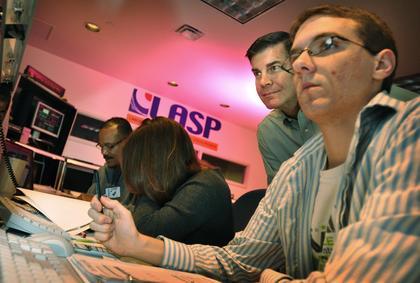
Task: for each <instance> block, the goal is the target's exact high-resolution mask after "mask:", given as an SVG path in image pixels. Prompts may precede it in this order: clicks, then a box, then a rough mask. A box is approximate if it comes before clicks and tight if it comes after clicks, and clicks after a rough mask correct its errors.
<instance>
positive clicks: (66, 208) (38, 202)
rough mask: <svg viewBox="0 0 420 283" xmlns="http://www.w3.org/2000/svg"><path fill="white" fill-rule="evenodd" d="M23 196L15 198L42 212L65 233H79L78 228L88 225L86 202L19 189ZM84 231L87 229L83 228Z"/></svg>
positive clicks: (89, 219) (89, 220)
mask: <svg viewBox="0 0 420 283" xmlns="http://www.w3.org/2000/svg"><path fill="white" fill-rule="evenodd" d="M19 190H21V191H22V192H23V193H24V194H25V196H16V197H18V198H20V199H22V200H24V201H26V202H27V203H29V204H31V205H32V206H33V207H35V208H36V209H38V210H39V211H40V212H42V213H43V214H44V215H45V216H46V217H47V218H48V219H50V220H51V221H52V222H54V223H55V224H57V225H58V226H59V227H61V228H62V229H63V230H65V231H69V230H74V231H78V232H80V228H81V227H83V226H86V225H87V224H89V223H90V222H91V221H92V219H91V218H90V217H89V216H88V214H87V213H88V210H89V208H90V203H89V202H88V201H84V200H79V199H72V198H67V197H63V196H57V195H52V194H47V193H42V192H37V191H32V190H27V189H19ZM85 229H87V228H86V227H85Z"/></svg>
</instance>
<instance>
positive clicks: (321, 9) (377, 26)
mask: <svg viewBox="0 0 420 283" xmlns="http://www.w3.org/2000/svg"><path fill="white" fill-rule="evenodd" d="M319 15H322V16H330V17H337V18H346V19H351V20H354V21H355V22H356V23H358V24H359V28H358V29H357V30H356V33H357V35H358V36H359V37H360V39H361V40H362V42H363V44H364V46H365V47H366V49H367V50H368V51H369V52H370V53H371V54H372V55H374V54H377V53H378V52H380V51H382V50H384V49H391V50H392V52H394V54H395V57H396V61H395V69H394V71H393V72H392V74H391V75H390V76H389V77H387V78H385V79H384V80H383V82H382V86H381V90H386V91H388V92H389V91H390V89H391V86H392V81H393V79H394V76H395V72H396V69H397V65H398V51H397V46H396V43H395V40H394V36H393V34H392V31H391V29H390V28H389V26H388V25H387V24H386V23H385V22H384V21H383V20H382V19H381V18H380V17H379V16H377V15H376V14H374V13H372V12H369V11H367V10H364V9H360V8H355V7H346V6H342V5H335V4H325V5H320V6H317V7H313V8H309V9H306V10H305V11H303V12H302V14H300V16H299V17H298V18H297V19H296V20H295V22H294V23H293V24H292V27H291V29H290V37H291V39H292V41H294V39H295V36H296V33H297V31H298V30H299V28H300V27H301V25H302V24H303V23H304V22H306V20H308V19H309V18H311V17H313V16H319Z"/></svg>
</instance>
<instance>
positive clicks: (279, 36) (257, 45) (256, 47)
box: [245, 31, 291, 61]
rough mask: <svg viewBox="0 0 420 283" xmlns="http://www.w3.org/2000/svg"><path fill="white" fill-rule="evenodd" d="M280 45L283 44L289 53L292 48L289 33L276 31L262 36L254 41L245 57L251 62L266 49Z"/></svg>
mask: <svg viewBox="0 0 420 283" xmlns="http://www.w3.org/2000/svg"><path fill="white" fill-rule="evenodd" d="M279 43H283V44H284V48H285V49H286V51H287V52H288V51H289V50H290V47H291V41H290V36H289V33H287V32H285V31H276V32H271V33H267V34H265V35H263V36H260V37H259V38H257V39H256V40H255V41H254V43H252V44H251V46H250V47H249V48H248V50H247V51H246V54H245V56H246V57H247V58H248V60H249V61H251V59H252V58H253V57H254V56H255V54H258V53H260V52H261V51H263V50H265V49H266V48H268V47H271V46H273V45H276V44H279Z"/></svg>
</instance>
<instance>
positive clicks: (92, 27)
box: [85, 22, 101, 32]
mask: <svg viewBox="0 0 420 283" xmlns="http://www.w3.org/2000/svg"><path fill="white" fill-rule="evenodd" d="M85 28H86V29H87V30H88V31H91V32H99V31H100V30H101V28H100V27H99V26H98V25H97V24H95V23H92V22H86V23H85Z"/></svg>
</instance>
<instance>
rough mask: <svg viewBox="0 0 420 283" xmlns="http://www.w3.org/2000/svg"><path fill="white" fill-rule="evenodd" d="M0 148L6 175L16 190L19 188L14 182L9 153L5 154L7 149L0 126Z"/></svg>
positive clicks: (15, 181)
mask: <svg viewBox="0 0 420 283" xmlns="http://www.w3.org/2000/svg"><path fill="white" fill-rule="evenodd" d="M0 147H1V151H2V158H3V159H4V163H5V164H6V168H7V172H8V175H9V177H10V179H11V180H12V183H13V186H14V187H15V189H16V188H17V187H18V186H19V184H18V182H17V180H16V177H15V173H14V172H13V167H12V164H11V163H10V159H9V153H8V152H7V147H6V139H5V138H4V133H3V127H1V125H0Z"/></svg>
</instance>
